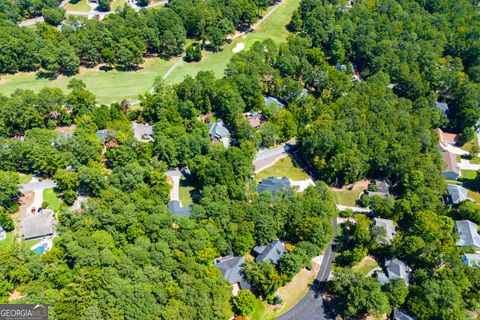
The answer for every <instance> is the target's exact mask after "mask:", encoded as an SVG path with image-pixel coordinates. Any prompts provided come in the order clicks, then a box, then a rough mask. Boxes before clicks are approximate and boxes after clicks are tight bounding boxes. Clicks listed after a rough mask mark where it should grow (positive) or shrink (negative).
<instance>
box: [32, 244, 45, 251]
mask: <svg viewBox="0 0 480 320" xmlns="http://www.w3.org/2000/svg"><path fill="white" fill-rule="evenodd" d="M47 248H48V244H46V243H44V244H42V245H41V246H39V247H37V248H35V249H34V250H33V251H35V252H36V253H44V252H45V250H46V249H47Z"/></svg>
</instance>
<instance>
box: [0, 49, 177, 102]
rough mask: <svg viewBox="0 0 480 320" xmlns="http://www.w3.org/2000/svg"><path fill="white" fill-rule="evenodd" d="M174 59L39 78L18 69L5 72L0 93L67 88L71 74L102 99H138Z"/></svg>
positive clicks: (152, 60) (0, 85) (153, 60)
mask: <svg viewBox="0 0 480 320" xmlns="http://www.w3.org/2000/svg"><path fill="white" fill-rule="evenodd" d="M173 63H174V61H173V60H171V61H165V60H162V59H160V58H152V59H147V60H146V61H145V63H144V64H143V68H142V69H140V70H138V71H129V72H126V71H118V70H110V71H102V70H100V69H99V68H94V69H82V71H81V72H80V74H77V75H75V76H74V77H65V76H59V77H58V78H57V79H55V80H48V79H37V78H36V76H35V73H17V74H15V75H6V76H2V77H1V78H0V79H2V81H0V93H2V94H4V95H9V94H11V93H12V92H13V91H14V90H15V89H30V90H34V91H38V90H40V89H42V88H43V87H59V88H60V89H62V90H64V91H66V90H67V85H68V83H69V81H70V80H71V79H72V78H77V79H80V80H82V81H84V82H85V83H86V84H87V89H88V90H90V91H91V92H92V93H94V94H95V95H96V96H97V101H98V102H99V103H112V102H115V101H120V100H121V99H123V98H127V99H131V100H135V99H137V97H138V95H139V94H142V93H144V92H145V91H146V90H148V89H149V88H150V87H151V86H152V85H153V82H154V80H155V78H156V77H157V76H162V75H163V74H164V73H165V72H166V71H167V70H168V69H169V68H170V66H171V65H172V64H173Z"/></svg>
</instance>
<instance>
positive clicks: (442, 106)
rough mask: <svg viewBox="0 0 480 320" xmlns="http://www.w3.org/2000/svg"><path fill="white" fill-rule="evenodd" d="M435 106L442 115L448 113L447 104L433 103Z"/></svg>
mask: <svg viewBox="0 0 480 320" xmlns="http://www.w3.org/2000/svg"><path fill="white" fill-rule="evenodd" d="M435 106H436V107H437V108H438V109H440V110H442V112H443V113H447V112H448V104H447V103H445V102H438V101H437V102H435Z"/></svg>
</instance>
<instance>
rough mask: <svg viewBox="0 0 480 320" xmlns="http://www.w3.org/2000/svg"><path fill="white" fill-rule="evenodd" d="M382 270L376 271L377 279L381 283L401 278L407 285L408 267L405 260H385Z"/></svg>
mask: <svg viewBox="0 0 480 320" xmlns="http://www.w3.org/2000/svg"><path fill="white" fill-rule="evenodd" d="M384 271H385V272H382V271H377V272H376V276H377V279H378V281H380V283H381V284H382V285H384V284H387V283H388V282H390V281H391V280H393V279H398V278H400V279H403V281H405V283H406V284H407V285H408V267H407V265H406V264H405V262H403V261H401V260H398V259H392V260H386V261H385V268H384Z"/></svg>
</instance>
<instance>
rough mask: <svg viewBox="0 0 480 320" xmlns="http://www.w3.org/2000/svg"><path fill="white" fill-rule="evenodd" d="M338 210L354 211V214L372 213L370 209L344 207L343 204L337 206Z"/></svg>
mask: <svg viewBox="0 0 480 320" xmlns="http://www.w3.org/2000/svg"><path fill="white" fill-rule="evenodd" d="M337 209H338V210H340V211H345V210H352V211H353V212H359V213H372V209H370V208H362V207H351V206H342V205H341V204H337Z"/></svg>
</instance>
